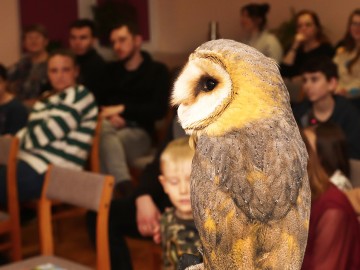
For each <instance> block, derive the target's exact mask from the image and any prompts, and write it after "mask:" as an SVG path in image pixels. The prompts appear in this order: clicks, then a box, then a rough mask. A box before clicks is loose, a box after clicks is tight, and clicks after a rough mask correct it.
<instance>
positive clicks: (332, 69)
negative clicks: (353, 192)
mask: <svg viewBox="0 0 360 270" xmlns="http://www.w3.org/2000/svg"><path fill="white" fill-rule="evenodd" d="M302 78H303V84H302V87H303V90H304V92H305V94H306V97H307V99H306V100H304V101H303V102H301V103H298V104H294V105H293V111H294V116H295V119H296V121H297V122H298V124H299V125H300V126H301V127H302V128H305V127H307V126H311V125H317V124H318V123H324V122H333V123H336V124H337V125H339V126H340V127H341V129H342V130H343V132H344V133H345V136H346V140H347V145H348V152H349V156H350V158H354V159H360V141H359V138H360V115H359V112H358V110H357V109H356V108H355V107H354V106H353V105H352V104H351V102H350V101H349V100H347V99H346V98H345V97H343V96H339V95H335V94H334V92H335V89H336V87H337V83H338V73H337V67H336V65H335V64H334V63H333V62H332V61H331V59H330V58H327V57H321V58H314V59H312V60H311V61H310V60H309V61H308V62H306V64H304V66H303V68H302Z"/></svg>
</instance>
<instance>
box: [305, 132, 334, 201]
mask: <svg viewBox="0 0 360 270" xmlns="http://www.w3.org/2000/svg"><path fill="white" fill-rule="evenodd" d="M308 132H309V133H311V132H312V133H314V130H313V128H312V127H309V128H306V129H304V130H303V131H302V132H301V135H302V138H303V140H304V142H305V146H306V150H307V152H308V154H309V159H308V164H307V171H308V176H309V184H310V189H311V197H312V199H316V198H317V197H319V196H320V195H321V194H322V193H324V192H325V190H326V189H327V188H328V186H329V184H330V180H329V176H328V175H327V173H326V172H325V170H324V168H323V167H322V165H321V163H320V160H319V158H318V156H317V154H316V152H315V150H314V149H313V148H312V147H311V144H310V142H309V140H308V138H307V137H306V133H308Z"/></svg>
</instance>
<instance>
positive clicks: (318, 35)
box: [295, 9, 329, 43]
mask: <svg viewBox="0 0 360 270" xmlns="http://www.w3.org/2000/svg"><path fill="white" fill-rule="evenodd" d="M303 15H310V17H311V19H312V20H313V22H314V24H315V26H316V28H317V33H316V39H317V40H318V41H319V42H320V43H329V38H328V37H327V36H326V35H325V34H324V30H323V27H322V25H321V22H320V19H319V16H318V15H317V14H316V13H315V12H314V11H311V10H305V9H304V10H301V11H299V12H298V13H297V14H296V16H295V21H296V23H297V21H298V19H299V18H300V17H301V16H303Z"/></svg>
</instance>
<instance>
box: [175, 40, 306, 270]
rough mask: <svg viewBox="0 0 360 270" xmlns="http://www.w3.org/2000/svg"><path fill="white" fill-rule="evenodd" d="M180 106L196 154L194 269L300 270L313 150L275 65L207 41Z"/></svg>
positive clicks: (190, 66)
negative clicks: (197, 252)
mask: <svg viewBox="0 0 360 270" xmlns="http://www.w3.org/2000/svg"><path fill="white" fill-rule="evenodd" d="M172 103H173V105H176V106H178V116H179V119H180V123H181V125H182V127H183V128H184V129H185V131H186V132H187V133H188V134H191V137H192V139H193V141H194V142H195V143H194V145H195V147H196V151H195V156H194V159H193V163H192V174H191V205H192V208H193V215H194V220H195V224H196V227H197V229H198V231H199V234H200V239H201V243H202V246H203V250H202V254H203V263H202V264H198V265H196V266H191V267H189V268H187V269H207V270H216V269H221V270H223V269H226V270H232V269H247V270H248V269H272V270H274V269H281V270H284V269H300V268H301V265H302V260H303V255H304V251H305V247H306V242H307V233H308V227H309V214H310V200H311V199H310V198H311V195H310V188H309V183H308V176H307V167H306V166H307V152H306V148H305V145H304V143H303V141H302V139H301V136H300V133H299V130H298V127H297V125H296V122H295V120H294V117H293V114H292V111H291V108H290V105H289V95H288V92H287V89H286V87H285V85H284V82H283V80H282V78H281V76H280V74H279V70H278V66H277V65H276V63H275V62H274V61H273V60H272V59H270V58H267V57H265V56H264V55H263V54H261V53H260V52H258V51H257V50H255V49H253V48H251V47H249V46H246V45H244V44H241V43H238V42H235V41H232V40H224V39H223V40H215V41H210V42H207V43H204V44H203V45H201V46H200V47H198V48H197V49H196V50H195V51H194V52H193V53H192V54H191V55H190V57H189V60H188V62H187V64H186V65H185V67H184V68H183V70H182V72H181V73H180V75H179V77H178V78H177V80H176V82H175V84H174V90H173V93H172Z"/></svg>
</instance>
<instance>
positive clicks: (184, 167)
mask: <svg viewBox="0 0 360 270" xmlns="http://www.w3.org/2000/svg"><path fill="white" fill-rule="evenodd" d="M190 173H191V160H184V161H178V162H176V163H172V164H164V166H162V175H160V176H159V180H160V182H161V184H162V186H163V188H164V191H165V193H166V194H168V196H169V198H170V201H171V202H172V204H173V205H174V207H175V208H176V212H177V213H178V214H180V217H183V218H191V217H192V212H191V203H190Z"/></svg>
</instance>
